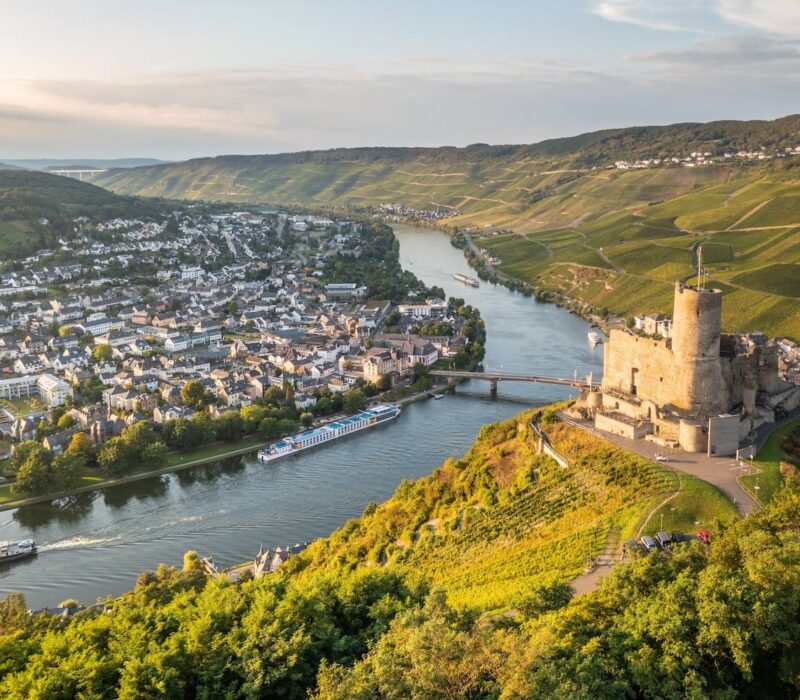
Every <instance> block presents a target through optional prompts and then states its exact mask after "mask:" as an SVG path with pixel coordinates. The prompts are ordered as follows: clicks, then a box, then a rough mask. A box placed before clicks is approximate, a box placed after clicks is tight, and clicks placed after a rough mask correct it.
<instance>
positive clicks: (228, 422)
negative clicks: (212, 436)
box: [214, 411, 244, 442]
mask: <svg viewBox="0 0 800 700" xmlns="http://www.w3.org/2000/svg"><path fill="white" fill-rule="evenodd" d="M243 428H244V423H243V421H242V417H241V416H240V415H239V412H238V411H228V412H226V413H223V414H222V415H221V416H220V417H219V418H218V419H217V420H216V421H215V423H214V429H215V430H216V433H217V439H218V440H222V441H223V442H234V441H236V440H238V439H239V438H240V437H242V430H243Z"/></svg>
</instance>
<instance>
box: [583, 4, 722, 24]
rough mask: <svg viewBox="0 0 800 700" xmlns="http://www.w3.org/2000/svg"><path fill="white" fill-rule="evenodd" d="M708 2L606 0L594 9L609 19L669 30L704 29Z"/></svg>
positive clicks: (593, 9)
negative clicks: (703, 20) (704, 17)
mask: <svg viewBox="0 0 800 700" xmlns="http://www.w3.org/2000/svg"><path fill="white" fill-rule="evenodd" d="M704 8H707V3H702V2H698V1H695V0H669V1H668V2H662V1H660V0H604V2H598V3H596V4H595V5H594V6H593V7H592V12H593V13H594V14H596V15H599V16H600V17H602V18H603V19H605V20H608V21H609V22H622V23H625V24H633V25H636V26H637V27H644V28H645V29H656V30H660V31H668V32H685V31H690V32H702V31H704V26H703V22H702V18H703V16H705V15H706V14H707V10H706V9H704Z"/></svg>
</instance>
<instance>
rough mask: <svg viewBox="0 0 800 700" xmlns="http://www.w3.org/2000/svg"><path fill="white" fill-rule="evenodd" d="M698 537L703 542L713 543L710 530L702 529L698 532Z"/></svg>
mask: <svg viewBox="0 0 800 700" xmlns="http://www.w3.org/2000/svg"><path fill="white" fill-rule="evenodd" d="M697 539H698V540H700V541H701V542H702V543H703V544H711V533H710V532H709V531H708V530H700V531H699V532H698V533H697Z"/></svg>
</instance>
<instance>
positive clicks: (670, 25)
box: [591, 0, 800, 37]
mask: <svg viewBox="0 0 800 700" xmlns="http://www.w3.org/2000/svg"><path fill="white" fill-rule="evenodd" d="M591 11H592V12H593V13H594V14H596V15H599V16H600V17H602V18H603V19H606V20H608V21H609V22H622V23H625V24H632V25H636V26H639V27H644V28H646V29H656V30H660V31H672V32H697V33H711V32H712V31H713V30H712V28H713V27H714V26H715V25H717V24H718V23H719V20H720V19H721V20H724V21H725V22H728V23H730V24H733V25H737V26H741V27H747V28H748V29H751V30H757V31H759V32H764V33H767V34H773V35H779V36H792V37H800V2H798V0H603V1H602V2H597V3H595V4H594V5H593V6H592V8H591ZM717 31H718V30H717Z"/></svg>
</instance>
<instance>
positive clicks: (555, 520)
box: [304, 413, 737, 609]
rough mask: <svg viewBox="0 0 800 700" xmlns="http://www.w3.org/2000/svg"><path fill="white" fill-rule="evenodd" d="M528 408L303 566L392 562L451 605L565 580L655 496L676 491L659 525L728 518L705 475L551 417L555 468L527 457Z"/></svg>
mask: <svg viewBox="0 0 800 700" xmlns="http://www.w3.org/2000/svg"><path fill="white" fill-rule="evenodd" d="M529 418H530V413H526V414H521V415H520V416H518V417H516V418H513V419H510V420H508V421H505V422H503V423H499V424H495V425H492V426H487V427H486V428H484V430H483V431H482V432H481V435H480V436H479V439H478V441H477V442H476V443H475V445H474V446H473V447H472V449H471V450H470V451H469V452H468V453H467V454H466V455H465V456H464V457H463V458H462V459H460V460H448V462H446V463H445V464H444V465H443V466H442V467H441V468H439V469H437V470H436V471H435V472H434V473H433V474H432V475H431V476H430V477H427V478H424V479H421V480H420V481H418V482H415V483H405V484H403V485H401V486H400V487H399V488H398V490H397V492H396V493H395V495H394V496H393V497H392V498H391V499H390V500H388V501H387V502H386V503H384V504H382V505H381V506H378V507H377V508H375V509H373V508H368V510H367V511H366V513H365V515H364V516H363V517H362V518H361V519H360V520H354V521H350V522H348V523H347V524H346V525H345V526H344V527H343V528H341V529H340V530H339V531H337V532H336V533H334V534H333V535H332V536H331V537H329V538H327V539H325V540H320V541H318V542H317V543H315V544H314V545H312V547H311V548H310V549H309V551H308V553H307V554H306V555H304V560H305V562H306V563H307V571H316V570H318V569H327V568H332V567H340V566H345V567H353V566H359V565H366V566H379V565H385V566H389V567H398V568H399V569H401V570H403V571H407V572H409V573H412V574H414V575H418V576H421V577H423V578H426V579H428V580H431V581H433V582H435V583H437V584H438V585H440V586H442V587H443V588H444V589H445V590H446V591H447V593H448V596H449V598H450V600H451V602H452V603H454V604H456V605H458V606H475V607H480V608H482V609H499V608H505V607H509V606H513V605H514V603H515V601H517V600H518V599H519V598H520V597H521V596H522V595H523V594H524V592H525V591H526V590H528V589H529V588H530V587H531V585H533V584H535V583H536V582H538V581H544V580H553V579H557V580H562V581H568V580H571V579H572V578H574V577H575V576H576V575H578V574H580V573H581V572H582V571H583V570H584V569H585V567H586V565H587V562H588V561H589V560H591V559H592V558H594V557H596V556H597V555H599V554H600V553H601V552H602V551H603V550H604V549H605V548H606V546H607V544H608V545H610V546H611V548H612V549H613V548H616V547H618V546H620V544H621V542H622V541H624V540H626V539H628V538H630V537H633V536H635V535H636V534H637V533H638V531H639V529H640V528H641V527H642V525H643V524H644V532H645V533H652V532H654V531H655V530H657V529H658V526H659V524H660V518H659V517H658V513H660V510H659V509H658V507H659V505H660V504H662V503H663V502H664V501H665V500H666V499H667V498H668V497H670V496H672V494H674V493H676V491H677V492H678V493H677V496H675V497H674V498H672V499H671V500H670V501H669V504H668V505H665V506H664V508H665V510H666V513H667V515H666V516H665V521H664V526H665V527H670V528H675V529H684V530H688V531H692V530H695V529H697V527H698V525H697V524H696V523H699V524H700V525H701V526H704V527H713V526H714V523H715V521H716V520H718V519H719V520H722V521H730V520H733V519H735V518H736V517H737V516H736V511H735V508H734V507H733V505H732V504H731V503H730V502H729V501H728V500H727V499H726V498H725V497H724V496H722V495H721V494H720V493H719V492H717V491H716V490H715V489H713V488H712V487H710V486H709V485H708V484H706V483H704V482H701V481H699V480H696V479H691V478H690V477H683V476H681V478H680V479H679V478H677V476H676V474H675V473H674V472H671V471H668V470H665V469H662V468H661V467H660V466H657V465H655V464H653V463H651V462H648V461H647V460H645V459H643V458H641V457H639V456H637V455H634V454H632V453H628V452H626V451H624V450H622V449H620V448H619V447H617V446H615V445H613V444H611V443H608V442H605V441H603V440H601V439H599V438H597V437H595V436H593V435H590V434H588V433H585V432H583V431H581V430H578V429H576V428H573V427H570V426H567V425H564V424H560V423H557V424H554V425H551V426H548V428H547V432H548V435H549V437H550V438H551V440H552V442H553V445H554V446H555V447H556V449H558V450H559V451H560V452H561V453H562V454H564V455H565V456H567V458H568V459H570V460H571V462H572V466H571V467H570V468H569V469H562V468H561V467H559V466H557V465H556V464H555V462H553V461H552V460H551V459H549V458H548V457H544V456H537V455H535V449H534V448H535V441H534V438H533V437H532V431H531V430H530V428H529V427H528V424H527V421H528V419H529ZM651 513H652V514H653V515H652V516H651V517H650V518H649V520H648V521H647V522H645V519H646V517H647V515H648V514H651Z"/></svg>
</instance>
